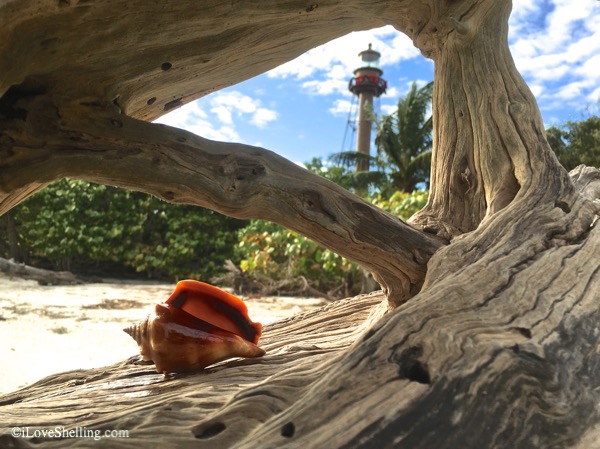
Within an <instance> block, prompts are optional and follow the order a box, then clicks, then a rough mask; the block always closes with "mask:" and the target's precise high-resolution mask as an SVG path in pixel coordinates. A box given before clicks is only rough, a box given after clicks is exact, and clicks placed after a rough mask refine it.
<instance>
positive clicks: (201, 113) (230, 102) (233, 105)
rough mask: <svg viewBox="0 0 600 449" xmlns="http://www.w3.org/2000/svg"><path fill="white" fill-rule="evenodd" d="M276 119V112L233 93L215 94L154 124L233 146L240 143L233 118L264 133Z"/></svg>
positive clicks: (253, 100)
mask: <svg viewBox="0 0 600 449" xmlns="http://www.w3.org/2000/svg"><path fill="white" fill-rule="evenodd" d="M201 105H203V106H204V107H205V108H207V109H208V111H209V112H210V114H209V113H207V112H206V111H205V110H204V109H202V107H201ZM277 117H278V114H277V111H275V110H273V109H268V108H265V107H262V105H261V102H260V100H257V99H254V98H252V97H250V96H248V95H245V94H242V93H240V92H238V91H235V90H234V91H226V92H217V93H215V94H212V95H209V96H208V97H206V98H204V99H202V100H198V101H194V102H192V103H189V104H187V105H185V106H182V107H181V108H179V109H176V110H174V111H172V112H170V113H168V114H166V115H163V116H162V117H160V118H159V119H158V120H156V121H155V123H162V124H164V125H169V126H174V127H176V128H181V129H186V130H188V131H190V132H193V133H194V134H197V135H199V136H202V137H205V138H207V139H212V140H220V141H224V142H235V141H239V140H240V136H239V134H238V133H237V131H236V130H235V121H236V118H238V119H240V118H243V119H247V120H248V121H249V123H251V124H252V125H254V126H256V127H258V128H261V129H264V128H265V127H266V126H267V125H268V124H269V123H270V122H272V121H274V120H276V119H277Z"/></svg>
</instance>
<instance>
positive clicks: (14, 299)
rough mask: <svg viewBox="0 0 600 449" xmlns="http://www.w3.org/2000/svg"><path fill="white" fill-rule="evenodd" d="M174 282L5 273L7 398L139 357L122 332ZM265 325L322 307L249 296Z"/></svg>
mask: <svg viewBox="0 0 600 449" xmlns="http://www.w3.org/2000/svg"><path fill="white" fill-rule="evenodd" d="M174 288H175V285H174V284H159V283H151V282H127V283H125V282H122V281H107V282H103V283H97V284H85V285H75V286H40V285H38V283H37V282H36V281H25V280H22V279H16V278H13V279H10V278H8V277H6V276H5V275H3V274H1V273H0V361H1V362H2V368H3V369H2V370H1V371H0V394H2V393H8V392H10V391H13V390H16V389H18V388H22V387H24V386H26V385H29V384H31V383H33V382H36V381H38V380H40V379H42V378H44V377H46V376H48V375H50V374H54V373H58V372H62V371H69V370H73V369H81V368H84V369H86V368H95V367H101V366H105V365H110V364H113V363H117V362H120V361H122V360H125V359H126V358H128V357H130V356H132V355H135V354H136V353H137V345H136V343H135V342H134V341H133V340H132V339H131V337H129V336H128V335H127V334H125V333H124V332H123V331H122V329H123V327H125V326H126V325H128V324H131V323H135V322H137V321H139V320H141V319H143V318H144V317H145V316H146V315H147V314H148V313H149V312H150V311H151V310H152V309H153V306H154V305H155V304H157V303H159V302H163V301H164V300H165V299H167V298H168V297H169V295H170V294H171V292H172V291H173V289H174ZM244 300H245V302H246V304H247V305H248V309H249V312H250V317H251V318H252V320H253V321H258V322H261V323H263V324H266V323H269V322H272V321H275V320H278V319H280V318H285V317H288V316H291V315H293V314H294V313H298V312H303V311H306V310H310V309H312V308H315V307H318V306H321V305H323V304H324V301H323V300H321V299H313V298H289V297H268V298H251V299H248V298H244Z"/></svg>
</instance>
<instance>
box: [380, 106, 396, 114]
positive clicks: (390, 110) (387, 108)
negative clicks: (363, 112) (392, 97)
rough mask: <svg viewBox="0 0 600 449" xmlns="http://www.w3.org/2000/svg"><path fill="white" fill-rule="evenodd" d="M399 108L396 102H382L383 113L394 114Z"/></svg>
mask: <svg viewBox="0 0 600 449" xmlns="http://www.w3.org/2000/svg"><path fill="white" fill-rule="evenodd" d="M397 109H398V105H396V104H382V105H381V113H382V114H384V115H392V114H393V113H394V112H396V110H397Z"/></svg>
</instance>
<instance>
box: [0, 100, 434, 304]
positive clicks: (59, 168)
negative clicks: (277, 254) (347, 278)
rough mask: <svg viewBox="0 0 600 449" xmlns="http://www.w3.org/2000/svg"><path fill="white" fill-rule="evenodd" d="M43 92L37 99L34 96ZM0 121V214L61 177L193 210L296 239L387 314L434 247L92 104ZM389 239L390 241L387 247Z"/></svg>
mask: <svg viewBox="0 0 600 449" xmlns="http://www.w3.org/2000/svg"><path fill="white" fill-rule="evenodd" d="M41 90H43V89H38V90H37V91H41ZM10 108H12V109H9V108H8V107H6V108H5V109H7V110H11V111H17V110H18V111H23V112H22V114H24V115H26V118H25V119H24V120H23V119H21V118H19V116H18V112H14V113H13V118H12V119H9V120H4V121H0V126H2V127H3V135H4V138H5V139H7V140H8V141H10V142H11V143H10V146H8V147H7V150H8V152H9V154H10V155H9V157H6V158H4V160H3V161H2V162H1V163H0V168H1V169H2V172H3V176H2V178H1V184H0V192H2V193H1V194H0V208H1V209H0V212H1V211H2V210H6V209H7V208H8V207H11V206H12V205H14V203H15V199H17V200H18V199H20V198H22V197H23V195H22V194H21V193H20V192H22V191H25V192H29V191H31V190H33V188H32V187H31V186H32V185H33V186H37V185H39V183H42V184H45V183H48V182H51V181H53V180H55V179H59V178H61V177H71V178H79V179H86V180H88V181H93V182H99V183H104V184H109V185H117V186H121V187H125V188H129V189H132V190H141V191H145V192H148V193H152V194H154V195H156V196H158V197H160V198H163V199H165V200H167V201H171V202H176V203H187V204H196V205H199V206H204V207H208V208H210V209H213V210H216V211H219V212H222V213H225V214H227V215H231V216H234V217H237V218H262V219H266V220H270V221H273V222H276V223H279V224H282V225H283V226H286V227H288V228H290V229H293V230H295V231H298V232H300V233H302V234H304V235H306V236H308V237H310V238H311V239H313V240H315V241H317V242H319V243H321V244H323V245H324V246H326V247H328V248H330V249H332V250H333V251H335V252H337V253H339V254H341V255H343V256H345V257H348V258H349V259H351V260H354V261H356V262H358V263H360V264H361V265H362V266H364V267H365V268H367V269H368V270H370V271H371V272H373V275H374V277H375V278H376V280H377V281H378V282H380V284H381V285H382V287H383V288H384V290H385V292H386V293H387V294H388V297H389V298H390V301H391V303H392V304H393V305H397V304H400V303H402V302H404V301H405V300H406V299H408V298H409V297H410V296H412V295H414V294H415V293H417V292H418V290H419V289H420V286H421V284H422V282H423V279H424V276H425V272H426V265H427V261H428V260H429V258H430V257H431V255H432V254H433V253H434V252H435V251H436V250H437V249H438V248H439V247H440V246H441V243H440V241H439V240H438V239H436V238H435V237H433V236H428V235H427V234H425V233H423V232H421V231H418V230H415V229H413V228H411V227H410V226H409V225H406V224H405V223H403V222H402V221H401V220H399V219H397V218H395V217H393V216H392V215H390V214H388V213H385V212H383V211H381V210H379V209H378V208H376V207H374V206H372V205H370V204H369V203H367V202H365V201H363V200H362V199H360V198H359V197H357V196H355V195H353V194H351V193H349V192H348V191H346V190H345V189H343V188H341V187H339V186H338V185H336V184H335V183H333V182H330V181H328V180H326V179H324V178H322V177H320V176H317V175H315V174H312V173H310V172H308V171H307V170H305V169H303V168H301V167H298V166H297V165H295V164H293V163H291V162H289V161H287V160H286V159H284V158H282V157H280V156H278V155H276V154H274V153H272V152H269V151H266V150H263V149H261V148H256V147H251V146H248V145H242V144H230V143H223V142H215V141H210V140H207V139H203V138H201V137H198V136H196V135H194V134H192V133H189V132H187V131H183V130H179V129H175V128H171V127H168V126H164V125H155V124H151V123H147V122H143V121H140V120H136V119H132V118H130V117H127V116H123V115H122V114H119V112H118V111H116V110H115V108H114V107H112V105H110V106H105V105H102V104H101V103H100V101H99V100H95V101H94V100H90V99H86V100H79V101H77V102H71V103H68V104H66V105H61V104H57V103H54V102H53V101H52V96H51V95H49V93H47V92H46V93H45V94H40V95H33V96H31V97H28V96H27V95H25V94H22V96H21V97H20V98H19V99H18V100H15V101H14V103H13V104H12V105H10ZM391 236H393V238H390V237H391Z"/></svg>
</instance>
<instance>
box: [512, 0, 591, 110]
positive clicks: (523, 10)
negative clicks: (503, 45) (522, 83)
mask: <svg viewBox="0 0 600 449" xmlns="http://www.w3.org/2000/svg"><path fill="white" fill-rule="evenodd" d="M509 24H510V33H509V41H510V46H511V52H512V54H513V57H514V60H515V64H516V66H517V68H518V69H519V71H520V72H521V73H522V74H523V76H524V77H525V79H526V81H527V82H528V84H529V85H530V86H531V88H532V92H533V93H534V95H536V97H538V103H540V106H541V107H542V108H544V106H546V107H557V106H558V104H559V103H558V102H563V104H564V102H565V101H566V102H570V103H569V104H571V105H573V106H576V107H578V108H582V107H585V104H581V102H582V100H583V101H585V100H589V101H595V100H596V99H597V95H596V96H594V92H596V88H597V86H598V84H599V83H600V75H599V73H600V70H598V67H600V2H597V1H588V2H576V3H574V2H572V1H570V0H552V1H550V2H537V1H534V0H514V1H513V14H512V15H511V18H510V22H509ZM578 103H579V104H578Z"/></svg>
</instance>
